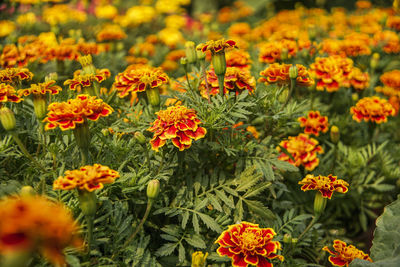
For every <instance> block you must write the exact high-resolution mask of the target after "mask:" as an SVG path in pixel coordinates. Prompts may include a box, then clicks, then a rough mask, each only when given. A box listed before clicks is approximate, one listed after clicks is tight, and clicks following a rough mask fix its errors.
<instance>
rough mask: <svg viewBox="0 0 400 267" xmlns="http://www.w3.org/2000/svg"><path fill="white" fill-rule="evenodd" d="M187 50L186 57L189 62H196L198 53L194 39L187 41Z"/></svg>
mask: <svg viewBox="0 0 400 267" xmlns="http://www.w3.org/2000/svg"><path fill="white" fill-rule="evenodd" d="M185 49H186V50H185V52H186V58H187V60H188V63H189V64H190V63H194V62H196V61H197V54H196V45H195V43H194V42H192V41H188V42H186V43H185Z"/></svg>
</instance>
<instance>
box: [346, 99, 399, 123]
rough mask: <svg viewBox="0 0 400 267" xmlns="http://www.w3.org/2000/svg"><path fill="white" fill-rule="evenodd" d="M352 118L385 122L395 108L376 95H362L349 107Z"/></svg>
mask: <svg viewBox="0 0 400 267" xmlns="http://www.w3.org/2000/svg"><path fill="white" fill-rule="evenodd" d="M350 113H351V114H353V120H355V121H357V122H362V121H363V120H364V121H371V122H376V123H382V122H387V117H388V116H394V114H395V109H394V108H393V107H392V105H391V104H390V103H389V102H388V101H387V100H386V99H382V98H379V97H377V96H373V97H364V98H362V99H360V100H359V101H358V102H357V104H356V105H355V106H354V107H351V108H350Z"/></svg>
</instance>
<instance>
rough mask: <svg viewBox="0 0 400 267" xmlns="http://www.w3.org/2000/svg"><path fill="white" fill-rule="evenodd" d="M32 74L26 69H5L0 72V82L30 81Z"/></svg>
mask: <svg viewBox="0 0 400 267" xmlns="http://www.w3.org/2000/svg"><path fill="white" fill-rule="evenodd" d="M32 78H33V73H32V72H30V71H29V70H28V69H27V68H6V69H4V70H0V82H3V83H19V82H21V81H23V80H32Z"/></svg>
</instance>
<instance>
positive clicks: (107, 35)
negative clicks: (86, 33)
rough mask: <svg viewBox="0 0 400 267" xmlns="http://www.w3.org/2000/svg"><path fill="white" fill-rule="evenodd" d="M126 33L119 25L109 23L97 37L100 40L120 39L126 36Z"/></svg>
mask: <svg viewBox="0 0 400 267" xmlns="http://www.w3.org/2000/svg"><path fill="white" fill-rule="evenodd" d="M126 36H127V35H126V33H125V32H124V31H123V30H122V29H121V27H120V26H119V25H116V24H109V25H105V26H103V28H102V30H101V31H100V32H99V33H97V35H96V39H97V41H98V42H104V41H118V40H122V39H125V38H126Z"/></svg>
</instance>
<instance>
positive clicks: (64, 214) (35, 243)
mask: <svg viewBox="0 0 400 267" xmlns="http://www.w3.org/2000/svg"><path fill="white" fill-rule="evenodd" d="M0 217H1V220H0V253H1V254H7V253H12V252H15V251H26V252H33V251H40V253H42V254H43V256H44V257H46V258H47V259H48V260H49V261H50V262H52V263H53V264H54V265H57V266H62V265H64V264H65V258H64V254H63V250H64V249H65V248H66V247H76V248H79V247H81V246H82V245H83V242H82V240H81V239H80V238H79V236H78V234H77V232H78V230H79V227H78V225H77V224H76V223H75V221H74V219H73V217H72V215H71V213H70V212H69V211H68V210H67V209H66V208H65V207H64V206H63V205H62V204H60V203H54V202H51V201H49V200H48V199H46V198H44V197H42V196H30V195H26V196H22V197H17V198H6V199H4V200H2V201H0Z"/></svg>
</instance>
